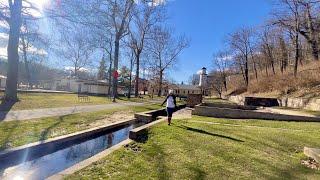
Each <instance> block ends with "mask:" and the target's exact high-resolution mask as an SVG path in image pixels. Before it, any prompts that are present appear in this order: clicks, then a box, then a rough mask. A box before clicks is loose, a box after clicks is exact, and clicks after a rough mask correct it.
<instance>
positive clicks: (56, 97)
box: [0, 93, 111, 111]
mask: <svg viewBox="0 0 320 180" xmlns="http://www.w3.org/2000/svg"><path fill="white" fill-rule="evenodd" d="M2 95H3V93H2ZM18 98H19V101H18V102H16V103H15V104H14V105H13V106H12V107H10V108H8V107H0V111H7V110H9V109H12V110H26V109H38V108H54V107H69V106H75V105H96V104H107V103H111V100H110V99H108V98H107V97H99V96H89V98H90V102H80V101H79V100H78V95H77V94H57V93H19V94H18Z"/></svg>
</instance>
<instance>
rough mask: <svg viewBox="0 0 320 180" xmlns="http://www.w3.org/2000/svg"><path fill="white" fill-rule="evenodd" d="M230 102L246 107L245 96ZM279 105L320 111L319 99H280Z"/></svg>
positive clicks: (232, 98)
mask: <svg viewBox="0 0 320 180" xmlns="http://www.w3.org/2000/svg"><path fill="white" fill-rule="evenodd" d="M228 100H229V101H231V102H234V103H236V104H239V105H244V102H245V96H242V95H239V96H230V97H229V98H228ZM278 102H279V105H280V106H282V107H289V108H299V109H305V110H310V111H320V99H319V98H311V99H307V98H288V97H284V98H280V99H278Z"/></svg>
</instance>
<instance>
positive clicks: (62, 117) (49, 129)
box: [40, 115, 70, 141]
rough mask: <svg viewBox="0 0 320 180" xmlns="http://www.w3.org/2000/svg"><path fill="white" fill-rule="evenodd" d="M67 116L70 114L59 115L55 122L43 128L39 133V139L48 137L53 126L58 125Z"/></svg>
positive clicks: (42, 139)
mask: <svg viewBox="0 0 320 180" xmlns="http://www.w3.org/2000/svg"><path fill="white" fill-rule="evenodd" d="M67 116H70V115H64V116H59V119H58V120H57V122H55V123H54V124H52V125H51V126H49V127H47V128H46V129H45V130H43V131H42V132H41V135H40V141H45V140H46V139H48V135H50V132H51V131H52V130H53V129H54V128H56V127H57V126H59V125H60V124H61V123H63V122H64V120H65V118H66V117H67Z"/></svg>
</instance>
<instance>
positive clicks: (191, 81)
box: [189, 74, 200, 86]
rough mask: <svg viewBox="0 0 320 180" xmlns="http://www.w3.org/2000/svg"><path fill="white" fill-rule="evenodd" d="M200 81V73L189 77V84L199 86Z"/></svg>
mask: <svg viewBox="0 0 320 180" xmlns="http://www.w3.org/2000/svg"><path fill="white" fill-rule="evenodd" d="M199 82H200V75H199V74H193V75H191V76H190V77H189V84H191V85H194V86H197V85H199Z"/></svg>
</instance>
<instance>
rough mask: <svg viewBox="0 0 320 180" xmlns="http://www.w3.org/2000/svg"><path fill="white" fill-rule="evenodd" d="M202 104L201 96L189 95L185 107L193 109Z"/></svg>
mask: <svg viewBox="0 0 320 180" xmlns="http://www.w3.org/2000/svg"><path fill="white" fill-rule="evenodd" d="M201 103H202V95H201V94H189V95H188V97H187V106H188V107H194V106H196V105H198V104H201Z"/></svg>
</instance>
